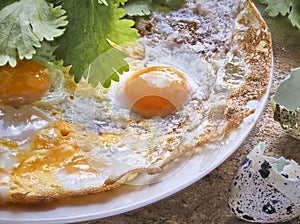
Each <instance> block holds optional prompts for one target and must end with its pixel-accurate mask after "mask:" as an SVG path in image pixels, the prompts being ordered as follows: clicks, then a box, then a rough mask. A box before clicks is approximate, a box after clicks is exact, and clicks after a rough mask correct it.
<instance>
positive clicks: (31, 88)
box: [0, 60, 53, 106]
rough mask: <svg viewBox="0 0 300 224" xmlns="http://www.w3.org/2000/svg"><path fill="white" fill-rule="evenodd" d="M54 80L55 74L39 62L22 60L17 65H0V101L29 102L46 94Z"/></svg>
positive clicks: (14, 103)
mask: <svg viewBox="0 0 300 224" xmlns="http://www.w3.org/2000/svg"><path fill="white" fill-rule="evenodd" d="M52 82H53V74H52V73H51V72H50V71H49V69H48V68H47V67H46V66H45V65H42V64H41V63H39V62H36V61H33V60H20V61H18V63H17V65H16V67H11V66H9V65H4V66H2V67H0V102H3V103H5V104H10V105H14V106H17V105H20V104H28V103H31V102H33V101H36V100H39V99H40V98H41V97H42V96H44V95H45V94H46V93H47V92H48V90H49V88H50V87H51V84H52Z"/></svg>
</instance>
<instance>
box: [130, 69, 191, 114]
mask: <svg viewBox="0 0 300 224" xmlns="http://www.w3.org/2000/svg"><path fill="white" fill-rule="evenodd" d="M125 94H126V96H127V98H128V101H129V104H130V108H131V109H132V110H133V111H134V112H136V113H138V114H140V115H142V116H143V117H145V118H151V117H154V116H160V117H165V116H167V115H170V114H172V113H173V112H175V111H176V110H179V109H180V108H182V106H183V105H184V104H185V103H186V102H187V101H188V100H189V99H190V97H191V93H190V90H189V88H188V86H187V82H186V78H185V76H184V75H183V74H182V73H181V72H179V71H178V70H176V69H174V68H172V67H168V66H152V67H147V68H145V69H142V70H139V71H137V72H136V73H134V74H132V75H131V76H130V77H129V78H128V80H127V81H126V86H125Z"/></svg>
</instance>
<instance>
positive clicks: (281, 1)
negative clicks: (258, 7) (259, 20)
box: [259, 0, 300, 29]
mask: <svg viewBox="0 0 300 224" xmlns="http://www.w3.org/2000/svg"><path fill="white" fill-rule="evenodd" d="M259 2H260V3H261V4H264V5H266V8H265V12H266V13H267V14H268V15H269V16H271V17H275V16H278V15H279V14H280V15H282V16H288V18H289V19H290V21H291V23H292V25H293V26H296V27H298V28H299V29H300V1H299V0H259Z"/></svg>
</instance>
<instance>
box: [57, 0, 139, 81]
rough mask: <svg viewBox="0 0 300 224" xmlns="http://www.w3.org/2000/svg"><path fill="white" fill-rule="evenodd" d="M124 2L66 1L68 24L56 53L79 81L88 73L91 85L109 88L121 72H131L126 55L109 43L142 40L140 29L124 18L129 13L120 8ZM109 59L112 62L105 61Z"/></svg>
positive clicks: (113, 0)
mask: <svg viewBox="0 0 300 224" xmlns="http://www.w3.org/2000/svg"><path fill="white" fill-rule="evenodd" d="M124 2H125V1H124V0H119V1H117V0H110V1H107V3H108V4H107V5H105V4H102V3H100V2H99V0H89V1H88V0H84V1H82V0H66V1H64V2H63V8H64V9H65V10H66V11H67V16H68V20H69V25H68V27H67V29H66V32H65V34H64V35H63V37H61V38H59V39H58V44H59V48H58V49H57V51H56V54H57V56H59V57H60V58H63V59H64V62H65V63H66V64H67V65H72V68H71V71H70V74H72V75H74V80H75V81H76V82H79V81H80V80H81V78H82V77H87V74H88V76H89V77H88V81H89V83H90V84H91V85H92V86H97V85H98V83H99V82H100V83H101V84H102V85H103V86H104V87H109V85H110V80H118V75H119V74H118V73H122V72H124V71H126V70H128V69H129V68H128V65H127V63H125V61H124V58H125V57H126V55H125V54H124V53H122V52H119V51H118V50H116V49H112V48H113V47H112V46H111V45H110V44H109V43H108V42H107V39H109V40H111V41H113V42H114V43H116V44H118V45H123V44H126V43H127V42H130V41H136V40H137V39H138V37H139V34H138V32H137V30H136V29H134V28H132V26H133V25H134V21H132V20H129V19H124V18H123V17H124V16H125V15H126V12H125V10H124V9H122V8H120V7H119V6H120V4H121V3H124ZM107 51H108V52H107ZM106 56H107V58H110V59H111V60H105V59H106ZM95 60H96V61H95ZM92 62H93V64H92V65H91V63H92Z"/></svg>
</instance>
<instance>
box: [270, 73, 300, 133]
mask: <svg viewBox="0 0 300 224" xmlns="http://www.w3.org/2000/svg"><path fill="white" fill-rule="evenodd" d="M272 107H273V111H274V119H275V120H276V121H278V122H279V123H280V125H281V127H282V128H283V130H284V131H285V132H286V133H287V134H289V135H291V136H293V137H294V138H297V139H300V129H299V125H300V68H297V69H294V70H292V72H291V74H290V75H289V76H288V77H287V78H286V79H285V80H283V81H282V83H281V84H280V85H279V87H278V88H277V90H276V92H275V94H274V96H273V97H272Z"/></svg>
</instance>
